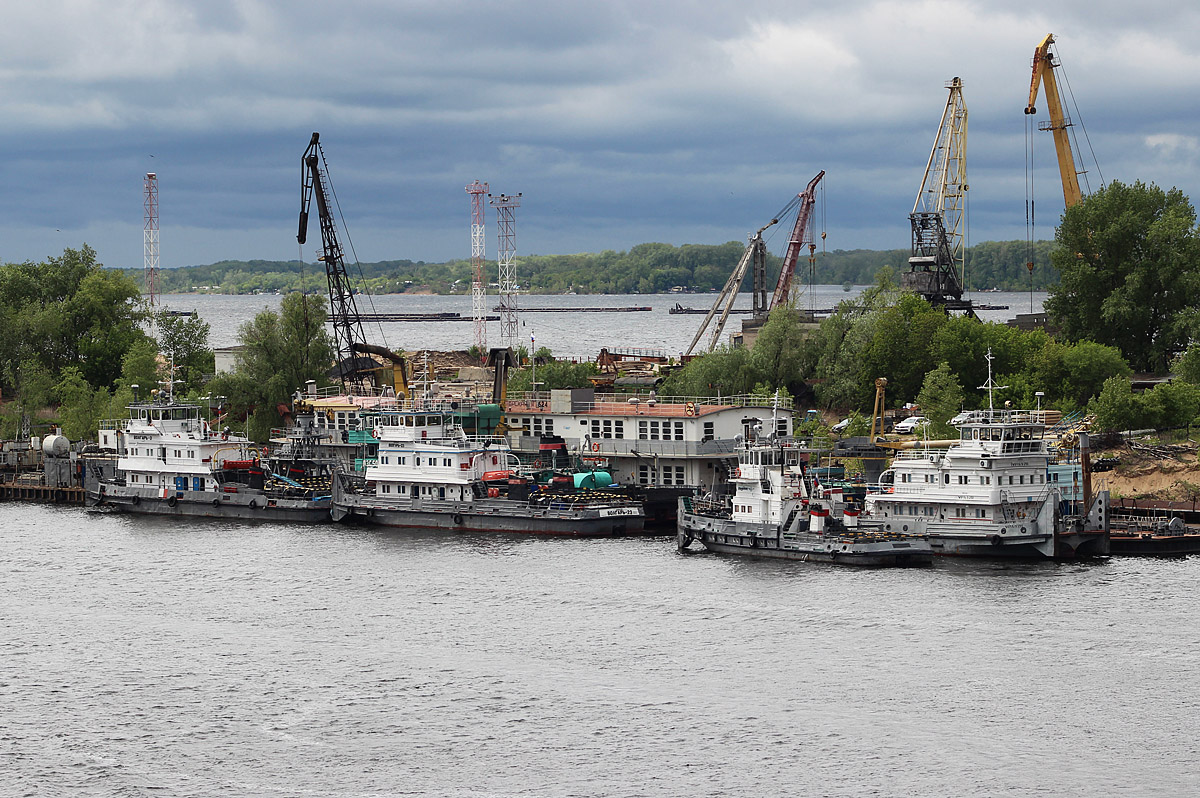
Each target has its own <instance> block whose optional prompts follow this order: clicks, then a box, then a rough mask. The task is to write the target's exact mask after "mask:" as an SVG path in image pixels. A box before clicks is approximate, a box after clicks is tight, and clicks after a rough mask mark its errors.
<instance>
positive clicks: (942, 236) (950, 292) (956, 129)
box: [900, 78, 972, 313]
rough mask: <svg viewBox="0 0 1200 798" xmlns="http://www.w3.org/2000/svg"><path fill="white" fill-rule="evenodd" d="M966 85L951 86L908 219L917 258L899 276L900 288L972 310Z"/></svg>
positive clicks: (947, 306) (954, 82) (948, 306)
mask: <svg viewBox="0 0 1200 798" xmlns="http://www.w3.org/2000/svg"><path fill="white" fill-rule="evenodd" d="M962 86H963V84H962V80H961V79H959V78H954V79H952V80H951V81H950V82H949V83H947V84H946V88H947V89H949V90H950V95H949V97H947V99H946V107H945V108H944V109H943V110H942V121H941V124H940V125H938V132H937V136H935V137H934V140H933V149H932V150H931V151H930V153H929V160H928V161H927V162H926V164H925V176H924V178H923V179H922V180H921V189H920V191H918V192H917V199H916V202H914V203H913V209H912V213H911V214H909V217H908V219H909V222H910V224H911V225H912V256H911V257H909V259H908V271H907V272H905V273H903V274H901V275H900V286H901V287H902V288H905V289H907V290H909V291H912V292H914V293H917V294H920V295H921V296H922V297H924V298H925V299H926V300H927V301H929V302H930V303H932V304H934V305H940V306H942V307H944V308H945V309H946V310H965V311H967V312H968V313H972V310H971V303H970V301H969V300H966V301H964V300H963V298H962V294H963V275H964V271H965V266H966V248H965V246H964V244H963V228H964V226H965V224H964V215H963V209H964V208H963V206H964V203H965V200H966V196H967V188H968V186H967V106H966V104H965V103H964V102H963V96H962Z"/></svg>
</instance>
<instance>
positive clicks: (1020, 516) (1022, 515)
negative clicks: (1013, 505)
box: [1017, 510, 1025, 518]
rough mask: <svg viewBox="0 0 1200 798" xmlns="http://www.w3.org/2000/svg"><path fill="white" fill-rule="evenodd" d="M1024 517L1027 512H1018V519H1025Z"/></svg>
mask: <svg viewBox="0 0 1200 798" xmlns="http://www.w3.org/2000/svg"><path fill="white" fill-rule="evenodd" d="M1024 517H1025V511H1024V510H1017V518H1024Z"/></svg>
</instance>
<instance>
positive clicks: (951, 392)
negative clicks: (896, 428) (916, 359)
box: [917, 362, 963, 438]
mask: <svg viewBox="0 0 1200 798" xmlns="http://www.w3.org/2000/svg"><path fill="white" fill-rule="evenodd" d="M962 403H963V389H962V385H960V384H959V382H958V377H956V376H955V375H954V373H953V372H951V371H950V365H949V364H948V363H945V362H943V363H939V364H938V367H937V368H935V369H933V370H932V371H930V372H929V373H928V374H926V375H925V380H924V382H923V383H922V385H921V392H920V393H919V394H917V404H918V405H920V407H921V415H922V416H924V417H925V418H927V419H929V422H930V427H931V428H930V434H931V435H932V436H933V437H935V438H953V437H957V435H956V433H955V431H954V428H953V427H951V426H950V424H949V421H950V419H952V418H953V417H954V416H955V415H957V414H958V412H959V410H961V409H962Z"/></svg>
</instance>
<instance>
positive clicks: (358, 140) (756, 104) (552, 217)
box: [0, 0, 1200, 265]
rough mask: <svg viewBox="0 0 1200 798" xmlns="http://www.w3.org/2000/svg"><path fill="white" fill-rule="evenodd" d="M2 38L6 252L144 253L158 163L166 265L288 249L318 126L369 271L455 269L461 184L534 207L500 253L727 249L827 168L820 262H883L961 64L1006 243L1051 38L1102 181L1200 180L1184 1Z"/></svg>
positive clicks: (528, 14)
mask: <svg viewBox="0 0 1200 798" xmlns="http://www.w3.org/2000/svg"><path fill="white" fill-rule="evenodd" d="M6 22H7V24H6V26H5V29H4V30H3V31H0V70H2V72H3V76H4V78H5V81H6V83H5V85H6V93H5V95H4V96H3V97H0V104H2V105H0V114H2V117H0V118H3V120H4V122H3V127H2V128H0V144H3V146H4V148H5V152H6V156H7V157H6V161H5V170H4V175H5V183H6V191H5V192H4V194H3V200H0V201H2V202H3V212H4V219H5V221H4V222H3V223H2V224H0V257H3V258H5V259H7V260H21V259H25V258H41V257H44V256H46V255H48V254H53V253H54V252H56V251H58V250H60V249H61V248H62V247H63V246H78V245H79V243H81V242H82V241H83V240H86V241H88V242H89V243H91V244H92V245H94V246H96V247H97V249H98V250H99V251H100V254H101V257H102V259H104V260H105V261H106V262H107V263H109V264H110V265H139V264H140V262H141V245H142V235H141V227H142V197H141V182H142V175H143V174H144V173H145V172H147V171H155V172H157V173H158V175H159V180H160V190H161V214H162V220H161V224H162V242H163V243H162V262H163V263H164V265H183V264H191V263H203V262H209V261H214V260H218V259H221V258H252V257H265V258H291V257H296V256H297V255H298V254H301V253H300V252H299V250H298V247H297V245H296V243H295V223H296V221H295V220H296V213H297V210H298V203H299V180H300V155H301V153H302V152H303V150H304V148H305V146H306V145H307V143H308V138H309V135H310V134H311V132H312V131H313V130H319V131H320V132H321V134H322V141H323V143H324V145H325V151H326V155H327V156H328V158H329V162H330V176H331V177H332V179H333V182H334V186H335V188H336V190H337V192H338V196H339V198H340V200H341V204H342V209H343V211H344V212H345V215H346V221H347V223H348V226H349V228H350V233H351V235H352V240H353V241H354V242H355V249H356V251H357V252H358V255H359V257H360V258H362V259H364V260H376V259H382V258H402V257H411V258H414V259H424V260H441V259H445V258H450V257H466V256H468V255H469V239H468V235H467V225H468V222H469V206H468V200H467V196H466V194H465V192H464V191H463V187H464V186H465V185H466V184H467V183H470V182H471V181H472V180H475V179H480V180H485V181H489V182H490V184H491V186H492V188H493V190H494V191H496V192H507V193H515V192H518V191H519V192H523V193H524V197H523V199H522V202H523V204H522V208H521V210H520V211H519V212H518V242H517V248H518V252H535V251H536V252H543V253H548V252H577V251H586V250H598V249H604V248H614V249H624V248H627V247H629V246H631V245H633V244H636V243H639V242H641V241H648V240H659V241H668V242H671V243H685V242H689V241H693V242H719V241H726V240H731V239H742V238H743V237H744V236H745V235H746V233H747V232H749V231H751V230H753V229H755V228H757V227H758V226H760V225H761V224H762V223H763V222H765V221H766V220H767V219H769V218H770V217H771V215H772V214H774V213H775V212H776V211H777V210H779V208H781V207H782V206H783V205H784V204H785V203H786V202H787V201H788V199H789V198H790V196H792V195H793V194H794V193H795V192H797V191H799V190H800V189H802V188H803V187H804V185H805V184H806V183H807V182H808V180H809V179H810V178H811V177H812V175H813V174H815V173H816V172H817V171H818V170H819V169H825V170H826V172H827V177H826V189H825V196H824V198H823V201H822V205H821V208H822V211H823V216H822V220H823V224H824V225H825V227H826V228H827V229H828V230H829V233H830V235H829V239H828V241H829V246H831V247H841V248H848V249H849V248H856V247H902V246H905V245H906V244H907V240H908V225H907V214H908V212H909V211H910V210H911V208H912V202H913V198H914V196H915V194H916V191H917V189H918V187H919V184H920V180H921V174H922V170H923V169H924V164H925V160H926V158H927V157H928V153H929V147H930V145H931V144H932V140H933V136H934V133H935V130H936V125H937V121H938V119H939V117H940V114H941V109H942V106H943V104H944V102H945V97H946V92H945V88H944V84H945V82H946V81H947V80H948V79H949V78H950V77H953V76H955V75H959V76H961V77H962V78H963V79H964V81H965V84H966V89H965V96H966V101H967V105H968V107H969V109H970V113H971V124H970V143H969V154H968V162H969V169H970V176H971V185H972V192H971V200H970V212H971V217H970V219H971V225H972V229H971V239H972V240H973V241H981V240H985V239H987V238H1023V237H1024V235H1025V231H1024V223H1025V207H1026V205H1025V186H1026V180H1025V131H1024V125H1025V122H1026V120H1025V117H1024V115H1023V114H1022V112H1021V109H1023V108H1024V105H1025V101H1026V94H1027V92H1028V81H1029V59H1030V56H1031V55H1032V52H1033V49H1034V46H1035V45H1036V44H1037V43H1038V41H1040V39H1041V38H1042V37H1043V36H1044V35H1045V34H1046V33H1048V32H1054V33H1055V34H1056V35H1057V37H1058V39H1059V45H1060V53H1061V55H1062V59H1063V63H1064V64H1065V66H1066V70H1067V72H1066V74H1067V77H1068V78H1069V82H1070V84H1071V87H1072V89H1073V90H1074V93H1075V97H1076V99H1077V101H1078V104H1079V113H1078V116H1079V117H1080V118H1081V119H1082V120H1083V121H1084V122H1086V131H1087V133H1088V134H1089V138H1090V142H1091V145H1092V147H1094V149H1095V151H1096V154H1097V156H1098V158H1099V160H1100V162H1101V164H1102V167H1103V171H1104V176H1105V177H1106V178H1109V179H1111V178H1114V177H1115V178H1120V179H1123V180H1132V179H1137V178H1141V179H1145V180H1154V181H1156V182H1159V183H1160V184H1164V185H1179V186H1180V187H1181V188H1183V189H1184V190H1185V191H1187V192H1189V193H1191V189H1192V188H1194V186H1195V183H1196V178H1197V176H1198V168H1197V159H1198V157H1200V146H1198V141H1197V138H1196V136H1195V134H1194V133H1193V128H1194V127H1195V119H1194V117H1195V112H1194V110H1193V103H1191V101H1190V98H1191V96H1193V95H1194V93H1195V88H1196V87H1195V84H1196V82H1197V80H1198V78H1197V75H1200V70H1198V69H1197V68H1196V67H1197V66H1200V63H1198V61H1200V55H1198V52H1197V48H1196V47H1195V46H1194V45H1193V43H1192V40H1191V36H1190V34H1189V31H1191V30H1194V29H1195V23H1196V22H1197V12H1195V11H1193V10H1191V9H1186V8H1179V7H1177V6H1176V5H1175V4H1169V3H1160V2H1150V3H1141V4H1139V5H1138V6H1137V8H1136V9H1134V8H1133V7H1131V6H1128V5H1126V4H1118V3H1103V2H1102V3H1095V2H1091V3H1085V2H1068V3H1058V4H1055V7H1054V8H1053V9H1052V10H1050V9H1049V7H1047V6H1046V5H1045V4H1040V3H1038V4H1035V3H1028V2H1020V3H1015V4H1006V5H1004V6H996V5H994V4H985V3H978V2H966V3H962V2H933V1H930V2H911V3H898V2H897V3H889V2H848V3H841V4H836V5H835V4H829V3H796V2H740V3H697V2H662V3H644V2H642V3H635V2H614V3H600V4H596V3H591V4H588V3H563V2H538V3H511V2H508V3H501V2H479V0H476V2H439V3H434V2H400V3H396V2H384V1H383V0H351V1H350V2H344V3H340V4H337V5H336V6H335V5H332V4H329V3H316V2H300V3H286V4H285V3H267V2H253V1H252V0H241V1H240V2H234V1H232V0H231V1H230V2H219V3H218V2H204V3H199V2H195V3H169V2H136V3H135V2H115V3H111V4H105V5H104V6H103V7H100V6H98V5H95V4H89V3H82V2H64V1H62V0H60V1H59V2H47V3H42V4H39V5H38V6H37V7H36V8H34V7H33V6H32V5H31V6H30V7H29V8H23V9H15V10H11V19H8V20H6ZM1074 115H1075V114H1074V113H1073V116H1074ZM1079 129H1080V130H1082V129H1083V128H1082V127H1080V128H1079ZM1034 146H1035V150H1034V155H1035V159H1036V160H1035V164H1036V171H1035V178H1036V179H1035V186H1036V187H1037V188H1038V191H1039V193H1038V196H1037V200H1038V208H1039V213H1038V218H1039V223H1040V224H1039V229H1038V231H1037V234H1038V235H1039V236H1040V237H1047V236H1049V235H1052V233H1053V223H1054V221H1055V220H1056V218H1057V214H1058V212H1060V211H1061V195H1060V194H1059V192H1058V187H1057V184H1056V183H1055V177H1056V169H1055V166H1054V161H1053V152H1052V147H1051V144H1050V140H1049V137H1048V136H1047V135H1045V134H1040V137H1039V135H1038V134H1035V135H1034ZM1093 176H1094V177H1096V178H1097V179H1098V177H1099V175H1098V173H1096V172H1095V170H1093V171H1092V172H1089V178H1092V177H1093ZM1056 196H1057V199H1055V197H1056ZM1056 203H1057V208H1056V207H1055V205H1056ZM310 250H311V243H310ZM489 252H494V246H493V243H492V240H491V239H489ZM303 254H304V255H305V256H306V257H311V256H312V252H311V251H310V252H307V253H303Z"/></svg>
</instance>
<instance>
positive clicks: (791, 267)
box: [767, 169, 825, 312]
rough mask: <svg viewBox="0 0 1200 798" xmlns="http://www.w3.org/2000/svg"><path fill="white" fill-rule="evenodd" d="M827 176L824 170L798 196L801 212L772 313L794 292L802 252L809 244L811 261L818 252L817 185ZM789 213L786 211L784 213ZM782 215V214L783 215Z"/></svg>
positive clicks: (789, 247) (782, 270) (786, 255)
mask: <svg viewBox="0 0 1200 798" xmlns="http://www.w3.org/2000/svg"><path fill="white" fill-rule="evenodd" d="M824 176H825V170H824V169H822V170H821V171H820V172H818V173H817V176H816V177H814V178H813V179H812V180H810V181H809V182H808V187H807V188H805V189H804V191H803V192H802V193H800V194H799V195H797V199H798V200H799V202H800V210H799V211H798V212H797V213H796V224H795V225H793V226H792V237H791V238H790V239H788V248H787V252H786V253H785V254H784V256H783V268H781V269H780V270H779V281H778V282H777V283H776V284H775V293H774V294H773V295H772V296H771V307H770V308H767V311H768V312H770V311H771V309H772V308H774V307H775V306H776V305H783V304H786V303H787V301H788V299H789V297H790V295H791V291H792V275H793V274H795V272H796V261H798V260H799V259H800V250H801V249H803V248H804V245H805V244H808V254H809V260H810V261H811V260H812V259H813V257H814V255H815V253H816V251H817V245H816V242H815V241H814V240H813V239H814V238H815V236H814V235H813V231H812V211H813V207H814V206H815V205H816V204H817V198H816V197H817V184H818V183H820V182H821V178H823V177H824ZM786 212H787V211H786V210H785V211H784V213H786ZM781 215H782V214H781Z"/></svg>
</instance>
